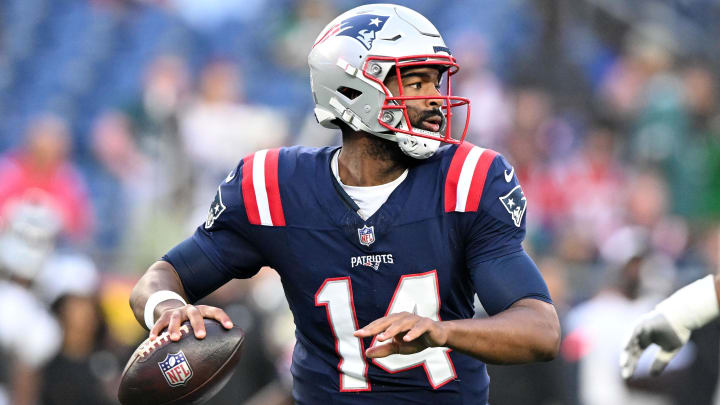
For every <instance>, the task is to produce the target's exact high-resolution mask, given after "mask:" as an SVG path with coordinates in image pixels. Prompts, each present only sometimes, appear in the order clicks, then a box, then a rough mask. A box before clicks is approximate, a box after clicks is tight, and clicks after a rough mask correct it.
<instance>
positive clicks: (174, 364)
mask: <svg viewBox="0 0 720 405" xmlns="http://www.w3.org/2000/svg"><path fill="white" fill-rule="evenodd" d="M158 366H160V370H162V372H163V376H164V377H165V380H166V381H167V383H168V384H169V385H170V386H171V387H176V386H178V385H184V384H185V383H186V382H188V380H190V378H192V376H193V371H192V369H191V368H190V363H189V362H188V361H187V359H186V358H185V353H183V352H182V350H181V351H179V352H177V353H172V354H168V355H167V356H165V360H163V361H161V362H159V363H158Z"/></svg>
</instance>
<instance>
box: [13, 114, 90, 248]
mask: <svg viewBox="0 0 720 405" xmlns="http://www.w3.org/2000/svg"><path fill="white" fill-rule="evenodd" d="M70 147H71V139H70V134H69V132H68V128H67V126H66V124H65V122H64V121H63V120H62V119H61V118H60V117H57V116H52V115H43V116H40V117H37V118H35V119H34V120H33V121H32V122H31V123H30V125H29V128H28V130H27V133H26V136H25V143H24V145H23V146H22V147H21V148H20V149H18V150H15V151H11V152H9V153H7V154H6V155H5V156H3V157H2V160H1V161H0V217H3V216H5V215H6V214H5V213H4V212H5V210H6V209H8V207H9V206H10V205H12V204H13V202H15V201H18V200H23V199H26V198H28V195H29V194H33V195H34V196H33V197H32V198H40V197H38V195H42V198H44V199H45V203H46V204H49V205H51V206H52V207H53V209H55V210H57V212H58V214H59V215H60V218H61V220H62V231H63V234H64V235H65V236H69V237H70V238H71V239H72V240H73V241H74V242H82V241H86V240H87V239H88V238H89V237H90V232H91V230H92V223H93V218H92V207H91V204H90V201H89V197H88V194H87V186H86V184H85V181H84V179H83V178H82V177H81V176H80V174H79V173H78V171H77V169H76V168H75V165H74V164H73V163H72V161H71V160H70Z"/></svg>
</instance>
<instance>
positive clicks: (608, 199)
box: [544, 123, 627, 246]
mask: <svg viewBox="0 0 720 405" xmlns="http://www.w3.org/2000/svg"><path fill="white" fill-rule="evenodd" d="M617 137H618V135H617V134H615V133H614V131H613V129H612V128H610V127H609V126H607V125H604V124H602V123H598V124H596V125H593V126H592V127H591V128H589V130H588V131H587V133H586V134H585V138H584V140H583V143H582V145H581V146H580V148H579V149H578V150H577V151H576V152H575V153H574V154H573V155H571V156H568V157H567V158H566V160H564V162H562V163H561V164H558V165H557V166H556V167H555V169H554V171H553V174H554V176H553V177H554V178H553V179H552V181H553V182H554V184H555V191H556V192H557V195H555V196H554V198H552V200H553V201H552V203H551V204H552V208H550V207H548V210H550V211H551V212H552V213H553V215H554V218H553V219H552V222H553V223H563V222H564V223H568V222H569V223H572V224H573V225H574V226H575V227H577V228H580V229H583V230H584V232H586V233H587V236H588V237H590V238H591V241H592V243H593V244H594V245H595V246H599V244H600V243H602V241H603V240H604V239H605V238H607V237H608V236H609V235H610V233H611V232H613V231H614V230H615V229H617V228H618V227H619V226H620V224H621V221H622V220H623V218H622V214H623V212H622V203H623V201H622V193H621V191H622V190H623V187H624V182H625V181H626V179H625V177H626V176H627V174H626V169H625V168H624V167H623V164H622V163H621V162H620V161H619V160H618V156H619V154H618V153H617V152H618V151H617V148H616V138H617ZM544 201H547V200H544Z"/></svg>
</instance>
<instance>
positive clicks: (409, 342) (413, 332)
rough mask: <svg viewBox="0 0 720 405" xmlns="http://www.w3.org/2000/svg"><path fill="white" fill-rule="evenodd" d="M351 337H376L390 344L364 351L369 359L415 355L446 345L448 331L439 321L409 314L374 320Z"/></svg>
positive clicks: (403, 313)
mask: <svg viewBox="0 0 720 405" xmlns="http://www.w3.org/2000/svg"><path fill="white" fill-rule="evenodd" d="M353 335H355V337H359V338H364V337H371V336H377V339H378V340H379V341H380V342H386V341H388V340H389V341H390V342H389V343H385V344H382V345H378V346H374V347H370V348H369V349H367V350H366V351H365V355H366V356H367V357H369V358H378V357H386V356H389V355H391V354H412V353H417V352H420V351H423V350H425V349H427V348H428V347H436V346H443V345H445V343H446V342H447V331H446V330H445V328H443V326H442V324H441V322H437V321H433V320H432V319H430V318H426V317H422V316H418V315H415V314H411V313H409V312H400V313H396V314H392V315H389V316H386V317H383V318H379V319H376V320H374V321H373V322H371V323H370V324H368V325H367V326H365V327H364V328H362V329H359V330H357V331H355V332H354V333H353Z"/></svg>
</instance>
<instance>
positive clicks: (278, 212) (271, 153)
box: [265, 149, 285, 226]
mask: <svg viewBox="0 0 720 405" xmlns="http://www.w3.org/2000/svg"><path fill="white" fill-rule="evenodd" d="M279 155H280V149H270V150H268V151H267V155H266V156H265V189H266V190H267V196H268V205H269V206H270V218H271V219H272V225H273V226H285V214H284V213H283V208H282V200H281V198H280V186H279V185H278V157H279Z"/></svg>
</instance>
